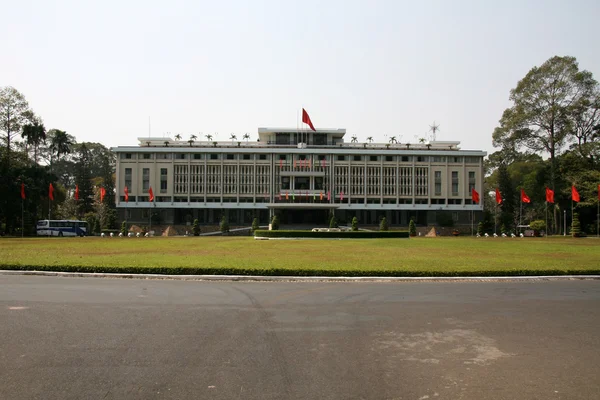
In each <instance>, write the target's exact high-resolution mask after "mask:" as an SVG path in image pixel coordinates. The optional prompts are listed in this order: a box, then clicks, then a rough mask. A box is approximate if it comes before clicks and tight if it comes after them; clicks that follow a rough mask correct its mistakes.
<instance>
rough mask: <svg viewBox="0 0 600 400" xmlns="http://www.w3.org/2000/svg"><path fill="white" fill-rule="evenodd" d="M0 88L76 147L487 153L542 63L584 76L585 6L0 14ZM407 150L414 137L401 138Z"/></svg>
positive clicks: (590, 35)
mask: <svg viewBox="0 0 600 400" xmlns="http://www.w3.org/2000/svg"><path fill="white" fill-rule="evenodd" d="M0 12H1V15H2V18H1V19H2V22H1V23H0V49H1V50H0V86H14V87H15V88H16V89H17V90H19V91H20V92H21V93H23V94H24V95H25V97H26V98H27V100H28V101H29V104H30V106H31V107H32V108H33V110H34V111H35V112H36V113H37V114H39V115H40V116H41V117H42V118H43V120H44V123H45V126H46V128H48V129H51V128H58V129H62V130H66V131H67V132H68V133H69V134H72V135H74V136H75V137H76V139H77V141H80V142H81V141H98V142H101V143H103V144H105V145H106V146H117V145H131V144H137V138H138V137H146V136H148V117H150V118H151V127H152V136H156V137H163V135H165V134H167V132H170V133H171V136H174V135H175V134H176V133H180V134H181V135H182V136H183V137H184V139H188V138H189V136H190V135H191V134H196V135H199V136H200V133H202V135H204V134H207V133H210V134H212V135H213V136H214V135H215V132H218V134H217V135H216V140H217V141H225V140H228V138H229V136H230V134H231V133H235V134H237V136H238V138H240V139H241V136H242V135H243V134H244V133H250V134H251V137H252V140H256V139H257V133H256V132H257V128H258V127H296V126H297V118H298V112H299V110H300V109H301V108H302V107H304V108H306V110H307V111H308V113H309V114H310V116H311V118H312V121H313V123H314V125H315V126H316V127H317V128H346V129H347V132H348V133H347V137H348V139H347V140H350V136H352V135H356V136H357V137H358V140H359V141H361V142H362V141H365V140H366V138H367V137H368V136H373V137H374V138H375V140H376V141H378V142H379V141H387V138H389V137H390V136H396V138H397V139H399V141H400V142H403V143H404V142H407V141H410V142H413V143H414V142H415V141H417V139H416V138H418V137H422V136H426V135H427V132H428V130H429V126H430V125H431V124H432V123H433V121H434V120H435V121H436V122H437V123H439V124H440V133H439V134H438V140H460V141H461V142H462V148H464V149H483V150H486V151H493V148H492V144H491V140H492V131H493V129H494V127H496V126H497V122H498V120H499V119H500V116H501V115H502V112H503V111H504V109H505V108H506V107H508V106H510V103H509V101H508V96H509V91H510V89H511V88H513V87H515V86H516V83H517V82H518V80H520V79H521V78H523V77H524V76H525V74H526V73H527V72H528V71H529V70H530V69H531V68H532V67H533V66H536V65H540V64H542V63H543V62H544V61H545V60H547V59H548V58H550V57H552V56H554V55H560V56H564V55H570V56H574V57H576V58H577V60H578V61H579V66H580V68H581V69H587V70H589V71H591V72H592V73H593V74H594V76H595V78H596V79H600V51H599V50H600V42H599V41H598V38H599V37H600V34H599V33H598V24H599V23H600V20H599V17H600V1H597V0H595V1H593V0H591V1H583V0H581V1H577V0H575V1H566V0H563V1H548V0H546V1H491V0H489V1H486V0H481V1H456V0H452V1H450V0H448V1H399V0H398V1H375V0H371V1H327V0H323V1H311V0H303V1H286V0H279V1H259V0H247V1H214V0H213V1H189V2H180V1H172V0H171V1H168V2H167V1H160V2H155V1H106V0H105V1H96V2H89V1H81V0H77V1H28V0H22V1H3V2H2V6H1V11H0ZM415 137H416V138H415Z"/></svg>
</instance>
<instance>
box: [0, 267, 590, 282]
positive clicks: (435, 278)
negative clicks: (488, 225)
mask: <svg viewBox="0 0 600 400" xmlns="http://www.w3.org/2000/svg"><path fill="white" fill-rule="evenodd" d="M0 275H30V276H57V277H63V278H118V279H156V280H179V281H223V282H231V281H233V282H239V281H242V282H243V281H246V282H436V281H446V282H452V281H472V282H488V281H533V280H536V281H537V280H545V281H565V280H600V275H549V276H463V277H460V276H431V277H395V276H389V277H386V276H357V277H345V276H261V275H162V274H112V273H90V272H55V271H14V270H0Z"/></svg>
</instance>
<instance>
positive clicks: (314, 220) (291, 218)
mask: <svg viewBox="0 0 600 400" xmlns="http://www.w3.org/2000/svg"><path fill="white" fill-rule="evenodd" d="M277 214H278V215H279V221H280V223H281V224H285V225H295V224H297V225H304V224H310V225H314V226H323V225H327V226H329V222H328V219H329V210H324V209H314V208H312V209H311V208H307V209H295V210H290V209H282V210H278V211H277Z"/></svg>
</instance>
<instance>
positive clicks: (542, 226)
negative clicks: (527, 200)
mask: <svg viewBox="0 0 600 400" xmlns="http://www.w3.org/2000/svg"><path fill="white" fill-rule="evenodd" d="M529 226H530V227H531V229H533V234H534V235H535V236H539V235H540V232H541V231H544V230H546V221H544V220H542V219H538V220H535V221H531V222H530V223H529Z"/></svg>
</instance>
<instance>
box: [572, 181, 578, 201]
mask: <svg viewBox="0 0 600 400" xmlns="http://www.w3.org/2000/svg"><path fill="white" fill-rule="evenodd" d="M571 198H572V199H573V201H576V202H577V203H579V192H578V191H577V189H575V185H573V186H571Z"/></svg>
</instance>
